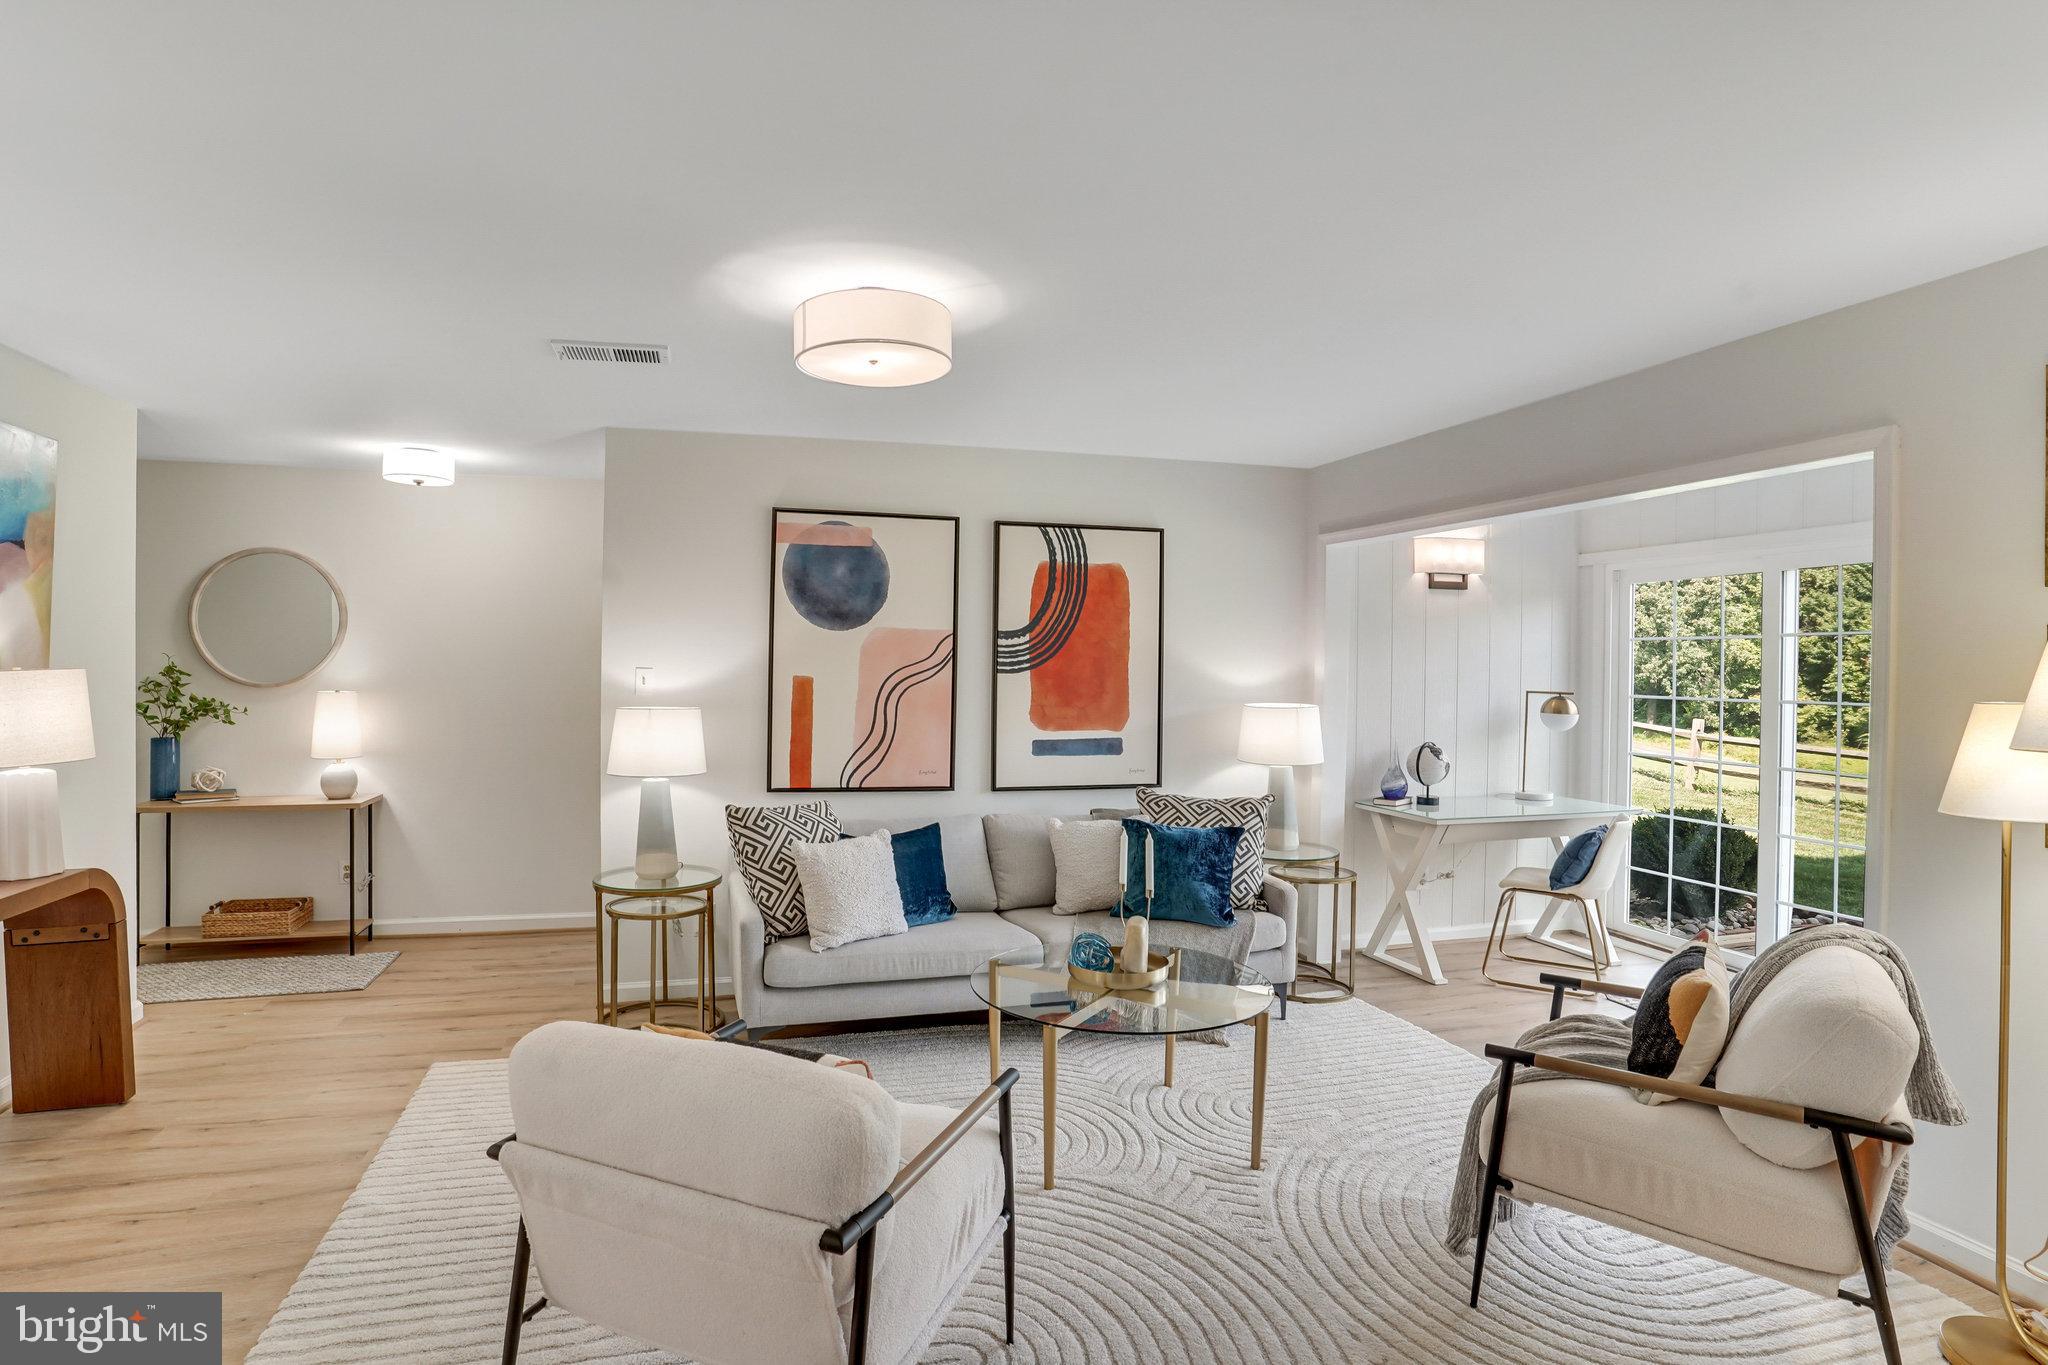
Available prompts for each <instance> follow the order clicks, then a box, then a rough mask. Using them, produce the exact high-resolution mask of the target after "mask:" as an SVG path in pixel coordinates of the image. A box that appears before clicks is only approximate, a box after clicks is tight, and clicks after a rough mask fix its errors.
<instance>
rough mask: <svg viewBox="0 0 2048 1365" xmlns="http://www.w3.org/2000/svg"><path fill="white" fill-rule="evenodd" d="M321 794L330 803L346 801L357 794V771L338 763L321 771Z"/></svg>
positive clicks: (331, 764)
mask: <svg viewBox="0 0 2048 1365" xmlns="http://www.w3.org/2000/svg"><path fill="white" fill-rule="evenodd" d="M320 794H321V795H322V796H324V797H326V798H327V799H328V800H329V801H346V800H348V799H349V798H350V797H351V796H354V795H355V794H356V770H355V769H354V768H351V767H350V766H349V765H348V764H346V763H342V762H340V761H336V762H333V763H330V764H328V765H327V766H326V767H324V768H322V769H321V770H320Z"/></svg>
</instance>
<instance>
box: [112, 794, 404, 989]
mask: <svg viewBox="0 0 2048 1365" xmlns="http://www.w3.org/2000/svg"><path fill="white" fill-rule="evenodd" d="M383 799H384V798H383V797H382V796H380V795H378V794H377V793H375V792H371V793H368V794H366V795H361V796H351V797H348V798H347V799H345V800H341V801H330V800H328V799H327V798H326V797H324V796H238V797H236V798H235V799H234V800H232V801H138V802H137V803H136V805H135V866H136V871H137V874H138V876H139V875H140V872H141V868H142V817H143V816H145V815H161V816H163V818H164V924H163V928H161V929H155V930H152V931H150V932H149V933H147V934H144V935H143V936H142V946H143V947H145V948H163V949H166V950H169V949H171V948H174V947H177V946H179V945H184V946H186V947H193V946H198V945H203V946H206V947H216V946H222V945H233V944H237V943H297V942H300V941H302V940H303V941H307V942H314V941H331V940H334V939H342V940H344V941H346V942H347V944H348V951H349V955H350V956H354V954H355V951H356V940H357V939H358V938H362V939H365V940H367V941H370V942H375V941H376V938H377V805H378V803H379V802H381V801H382V800H383ZM281 810H298V811H305V810H326V811H340V812H342V813H343V815H344V816H345V818H346V819H347V820H348V873H349V875H348V918H347V919H346V920H339V919H316V920H314V921H313V922H312V923H310V924H308V925H305V926H304V927H303V928H300V929H296V930H294V931H293V932H291V933H289V934H246V935H241V936H238V937H235V938H207V937H205V936H204V935H202V934H201V933H200V932H199V926H198V925H197V924H178V925H174V924H172V923H171V820H172V817H173V816H176V815H204V816H207V817H209V818H210V817H212V816H216V815H236V814H240V815H247V814H250V813H252V812H263V811H281ZM357 811H361V812H362V813H363V869H362V875H361V876H360V877H358V876H357V875H356V812H357ZM358 883H360V884H361V886H362V888H363V912H364V913H363V918H362V921H361V924H360V927H358V922H357V919H356V886H357V885H358ZM138 899H139V890H138Z"/></svg>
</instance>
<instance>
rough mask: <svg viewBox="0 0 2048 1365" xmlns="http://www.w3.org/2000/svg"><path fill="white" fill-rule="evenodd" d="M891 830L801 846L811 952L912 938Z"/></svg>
mask: <svg viewBox="0 0 2048 1365" xmlns="http://www.w3.org/2000/svg"><path fill="white" fill-rule="evenodd" d="M890 842H891V841H890V838H889V831H887V830H876V831H875V832H874V833H873V834H864V835H862V836H861V837H859V838H858V839H847V838H844V837H842V838H841V839H840V840H839V842H837V843H832V844H797V845H795V846H793V847H792V848H791V849H790V856H791V857H793V858H795V859H796V875H797V879H798V880H799V881H801V882H802V883H803V884H804V919H805V921H806V922H807V923H808V924H809V925H810V929H811V932H810V934H809V935H808V936H807V937H808V938H809V941H810V946H811V951H812V952H814V953H824V952H830V951H831V950H832V949H834V948H841V947H844V946H845V945H847V944H849V943H856V942H859V941H861V940H863V939H871V938H889V937H893V936H895V935H897V934H901V933H906V932H908V931H909V929H910V925H909V924H907V923H905V922H904V918H903V894H902V892H901V891H900V890H899V889H898V888H897V885H896V858H895V855H894V854H893V853H892V852H891V851H890Z"/></svg>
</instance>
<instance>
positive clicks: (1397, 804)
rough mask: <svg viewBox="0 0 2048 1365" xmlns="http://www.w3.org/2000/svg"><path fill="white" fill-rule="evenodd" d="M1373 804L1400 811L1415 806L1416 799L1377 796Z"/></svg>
mask: <svg viewBox="0 0 2048 1365" xmlns="http://www.w3.org/2000/svg"><path fill="white" fill-rule="evenodd" d="M1372 803H1373V804H1374V805H1375V806H1388V807H1392V808H1394V809H1399V808H1401V807H1403V806H1412V805H1414V804H1415V798H1414V797H1412V796H1375V797H1374V798H1373V799H1372Z"/></svg>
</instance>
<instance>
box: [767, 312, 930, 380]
mask: <svg viewBox="0 0 2048 1365" xmlns="http://www.w3.org/2000/svg"><path fill="white" fill-rule="evenodd" d="M795 324H796V367H797V368H798V369H800V370H802V371H803V372H804V373H805V374H807V375H810V376H811V377H812V378H814V379H829V380H831V381H832V382H833V383H835V384H857V385H859V386H860V387H862V388H870V389H895V388H903V387H906V386H908V385H911V384H926V383H930V382H931V381H932V380H934V379H937V378H939V377H940V376H942V375H944V374H945V373H946V372H947V371H948V370H951V369H952V368H953V314H952V313H951V312H949V311H948V310H947V308H946V305H945V304H943V303H940V302H939V301H938V300H937V299H928V298H926V297H925V296H924V295H922V294H909V293H905V292H904V291H902V290H900V289H841V290H838V291H837V292H835V293H831V294H820V295H818V296H817V297H816V298H811V299H805V300H804V301H803V302H802V303H800V304H798V305H797V309H796V319H795Z"/></svg>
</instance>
